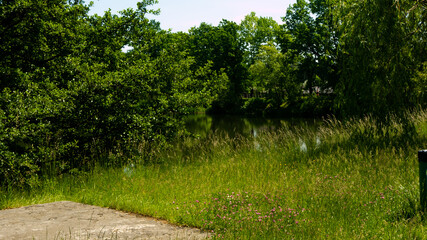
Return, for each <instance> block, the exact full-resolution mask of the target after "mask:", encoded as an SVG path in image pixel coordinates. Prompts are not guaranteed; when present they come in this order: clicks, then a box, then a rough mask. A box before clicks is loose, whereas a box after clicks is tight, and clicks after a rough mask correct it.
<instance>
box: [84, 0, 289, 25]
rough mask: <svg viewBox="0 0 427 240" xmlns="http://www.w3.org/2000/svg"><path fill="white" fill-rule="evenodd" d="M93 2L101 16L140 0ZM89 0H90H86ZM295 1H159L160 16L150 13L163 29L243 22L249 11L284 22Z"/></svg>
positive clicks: (96, 0)
mask: <svg viewBox="0 0 427 240" xmlns="http://www.w3.org/2000/svg"><path fill="white" fill-rule="evenodd" d="M92 1H93V2H94V5H93V7H92V8H91V11H90V14H95V13H97V14H99V15H101V14H102V13H103V12H104V11H106V10H108V9H109V8H111V11H112V12H113V13H117V12H118V11H120V10H123V9H126V8H136V3H137V2H138V0H92ZM87 2H89V0H88V1H87ZM295 2H296V0H263V1H260V0H159V4H156V5H154V6H152V7H153V9H154V8H155V9H157V8H160V10H161V13H160V16H149V18H150V19H151V18H153V19H156V20H157V21H159V22H160V23H161V27H162V29H172V31H173V32H177V31H185V32H186V31H188V29H190V28H191V27H194V26H199V25H200V23H202V22H206V23H210V24H213V25H218V23H219V22H220V21H221V20H222V19H227V20H230V21H234V22H236V23H238V24H240V21H241V20H242V19H243V18H244V17H245V16H246V15H247V14H249V13H250V12H256V13H257V16H263V17H273V19H274V20H276V21H277V22H278V23H282V20H281V17H284V16H285V13H286V9H287V8H288V6H289V5H290V4H293V3H295Z"/></svg>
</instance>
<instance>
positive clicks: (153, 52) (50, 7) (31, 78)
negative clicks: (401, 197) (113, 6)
mask: <svg viewBox="0 0 427 240" xmlns="http://www.w3.org/2000/svg"><path fill="white" fill-rule="evenodd" d="M156 2H157V1H156V0H143V1H141V2H139V3H138V5H137V8H136V9H126V10H123V11H121V12H120V14H117V15H116V14H112V13H111V12H110V11H107V12H105V13H104V14H103V15H102V16H99V15H89V9H90V7H91V5H90V4H85V2H84V1H82V0H49V1H44V0H0V53H1V54H0V55H1V58H0V107H1V108H0V185H2V186H32V185H37V182H38V181H39V180H40V178H41V177H42V176H45V175H46V174H47V173H49V175H52V174H53V175H61V174H71V173H73V172H78V171H81V170H88V169H91V168H93V167H94V166H95V165H98V164H101V165H106V166H119V165H121V164H124V163H126V162H128V161H132V158H133V157H140V156H143V157H144V159H146V160H147V161H153V159H150V156H151V149H153V147H154V146H156V145H158V144H162V143H166V142H169V141H171V140H172V139H175V138H176V137H179V136H182V135H183V134H184V132H185V129H183V118H184V117H185V116H186V115H188V114H190V113H192V112H194V111H196V110H197V109H199V108H201V107H202V108H205V109H208V111H210V112H213V113H234V114H248V115H276V116H321V115H325V114H335V115H337V116H341V117H344V118H346V117H353V116H359V117H360V116H363V115H365V114H372V115H374V116H377V117H378V119H381V120H382V119H385V122H386V120H387V119H388V118H389V117H388V116H390V115H391V114H397V115H399V116H401V117H400V118H401V119H402V122H404V119H405V114H404V112H406V111H407V110H410V109H414V108H416V107H425V106H426V102H427V97H426V96H427V95H426V90H427V89H426V88H427V87H426V86H427V78H426V69H427V61H426V58H427V57H426V56H427V53H426V48H425V39H426V11H425V8H426V2H425V1H422V0H417V1H392V0H375V1H352V0H343V1H334V0H309V1H306V0H298V1H297V2H296V3H295V4H293V5H291V6H290V7H289V8H288V9H287V10H286V12H284V17H283V21H284V23H283V24H279V23H277V22H275V21H274V20H273V19H272V18H269V17H258V16H256V14H255V13H250V14H249V15H247V16H246V17H245V19H244V20H242V22H241V23H240V24H238V23H235V22H232V21H228V20H223V21H221V23H220V24H219V25H218V26H213V25H210V24H206V23H201V24H200V26H198V27H193V28H191V29H190V30H189V31H188V32H178V33H173V32H170V31H168V30H163V29H161V27H160V26H161V25H160V23H159V22H156V21H154V20H150V19H149V16H150V14H159V11H158V10H153V5H154V4H155V3H156ZM125 46H127V47H129V48H130V50H129V51H127V52H124V51H123V48H124V47H125ZM381 122H383V121H381ZM381 124H382V123H381ZM385 125H386V124H385ZM408 129H410V126H409V127H408ZM408 131H409V130H408Z"/></svg>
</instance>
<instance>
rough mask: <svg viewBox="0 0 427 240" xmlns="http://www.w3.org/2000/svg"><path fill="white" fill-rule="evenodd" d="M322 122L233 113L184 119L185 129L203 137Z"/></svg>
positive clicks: (314, 124)
mask: <svg viewBox="0 0 427 240" xmlns="http://www.w3.org/2000/svg"><path fill="white" fill-rule="evenodd" d="M321 122H322V120H321V119H297V118H263V117H244V116H235V115H206V114H195V115H191V116H188V117H187V118H186V120H185V125H186V128H187V130H188V131H189V132H190V133H192V134H196V135H198V136H200V137H201V138H204V137H206V136H208V135H210V134H213V133H217V134H227V135H228V136H230V137H235V136H237V135H241V136H246V137H248V136H254V137H256V136H257V135H259V134H262V133H263V132H266V131H274V130H276V129H280V128H284V127H286V128H292V127H307V128H315V127H317V126H318V125H319V124H320V123H321Z"/></svg>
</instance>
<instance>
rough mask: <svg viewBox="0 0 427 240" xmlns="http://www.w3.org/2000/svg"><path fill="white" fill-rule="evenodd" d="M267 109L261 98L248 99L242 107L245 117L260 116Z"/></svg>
mask: <svg viewBox="0 0 427 240" xmlns="http://www.w3.org/2000/svg"><path fill="white" fill-rule="evenodd" d="M266 108H267V102H266V101H265V99H262V98H250V99H248V100H247V101H246V102H245V103H244V104H243V107H242V110H243V111H244V112H245V114H246V115H254V116H262V115H263V114H264V111H265V109H266Z"/></svg>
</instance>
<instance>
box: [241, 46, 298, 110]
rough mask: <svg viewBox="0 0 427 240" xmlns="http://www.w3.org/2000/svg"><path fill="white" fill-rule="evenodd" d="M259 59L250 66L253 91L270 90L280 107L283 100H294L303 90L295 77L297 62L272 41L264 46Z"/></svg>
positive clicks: (258, 56) (269, 93) (271, 95)
mask: <svg viewBox="0 0 427 240" xmlns="http://www.w3.org/2000/svg"><path fill="white" fill-rule="evenodd" d="M256 58H257V60H256V61H255V63H254V64H252V65H251V66H250V68H249V73H250V77H251V78H252V81H253V86H252V91H259V92H268V94H267V95H268V98H269V99H272V100H273V102H275V103H276V104H275V106H274V107H278V106H279V105H280V104H282V103H283V102H287V101H289V102H294V101H295V99H296V97H297V96H298V95H299V94H300V92H301V86H300V84H298V83H297V82H296V79H295V71H296V69H295V63H294V62H292V58H291V57H289V55H287V54H283V53H281V52H279V50H278V49H277V48H276V47H275V46H273V45H272V44H271V43H270V44H268V45H265V46H262V47H261V48H260V50H259V54H258V55H257V56H256Z"/></svg>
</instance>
